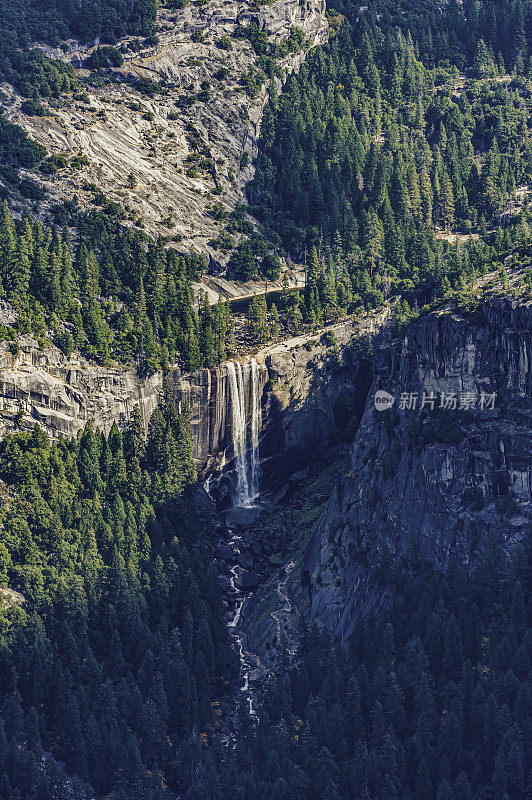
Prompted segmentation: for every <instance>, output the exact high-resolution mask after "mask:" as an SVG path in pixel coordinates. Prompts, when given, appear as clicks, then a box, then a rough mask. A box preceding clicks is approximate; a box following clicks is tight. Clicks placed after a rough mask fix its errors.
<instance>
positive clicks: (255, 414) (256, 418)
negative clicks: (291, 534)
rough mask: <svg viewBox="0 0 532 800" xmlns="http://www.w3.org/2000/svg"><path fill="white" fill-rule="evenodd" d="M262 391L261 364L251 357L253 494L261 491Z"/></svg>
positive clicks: (253, 496)
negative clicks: (260, 437)
mask: <svg viewBox="0 0 532 800" xmlns="http://www.w3.org/2000/svg"><path fill="white" fill-rule="evenodd" d="M260 399H261V392H260V381H259V366H258V364H257V360H256V359H255V358H252V359H251V496H252V498H255V497H256V496H257V495H258V493H259V478H260V457H259V433H260V428H261V425H262V408H261V404H260Z"/></svg>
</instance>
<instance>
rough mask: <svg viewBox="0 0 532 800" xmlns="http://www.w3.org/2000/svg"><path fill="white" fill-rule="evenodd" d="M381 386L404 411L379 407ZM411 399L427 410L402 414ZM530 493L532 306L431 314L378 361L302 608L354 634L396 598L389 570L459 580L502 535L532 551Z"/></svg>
mask: <svg viewBox="0 0 532 800" xmlns="http://www.w3.org/2000/svg"><path fill="white" fill-rule="evenodd" d="M379 389H382V390H385V391H387V392H389V393H390V394H392V395H393V396H394V398H395V404H394V406H393V408H391V409H388V410H386V411H377V410H376V409H375V404H374V396H375V392H376V391H378V390H379ZM401 393H407V396H408V397H410V393H412V395H413V396H414V395H417V398H418V402H417V409H416V410H414V409H408V408H406V407H405V408H401V405H408V403H406V404H405V402H404V399H403V403H401V400H400V397H401ZM423 393H425V396H426V400H425V405H426V407H425V408H424V409H423V410H422V411H421V410H420V405H421V404H422V403H423ZM482 393H485V394H486V395H488V394H492V393H495V394H496V398H495V408H494V409H493V410H492V409H491V408H484V409H483V410H482V409H481V408H480V405H481V399H480V398H481V394H482ZM433 395H434V396H435V397H436V398H437V399H436V402H435V408H434V410H432V408H431V407H430V406H431V401H430V400H427V398H431V397H432V396H433ZM442 395H443V396H444V397H445V398H447V400H448V401H449V398H451V400H450V407H449V408H448V409H441V410H440V409H439V408H438V406H439V405H440V403H441V400H440V398H441V396H442ZM453 395H454V397H456V398H457V408H456V409H454V408H453V401H452V397H453ZM472 397H474V398H476V399H475V403H474V407H472V408H469V409H467V408H462V409H460V405H461V404H462V405H464V406H468V405H471V404H472V401H471V398H472ZM468 398H469V400H468ZM408 402H410V401H408ZM485 405H488V401H487V400H485ZM531 491H532V303H531V302H528V303H519V302H517V301H509V300H506V299H490V300H487V301H483V302H481V304H480V307H479V310H478V311H477V312H475V313H474V314H460V313H458V312H454V313H451V312H447V313H443V312H439V313H433V314H430V315H429V316H427V317H425V318H424V319H421V321H419V322H418V323H416V324H414V325H412V326H411V327H410V328H409V329H408V331H407V333H406V336H405V337H404V339H402V341H400V342H399V343H396V344H394V345H390V346H387V347H386V348H383V349H382V351H381V352H380V353H379V356H378V358H377V363H376V378H375V381H374V384H373V386H372V389H371V391H370V393H369V395H368V401H367V405H366V410H365V413H364V416H363V419H362V422H361V425H360V428H359V430H358V433H357V437H356V441H355V443H354V446H353V449H352V456H351V464H350V469H349V471H348V473H347V475H346V476H345V478H344V479H343V480H342V481H341V483H340V484H339V485H338V486H337V488H336V490H335V491H334V493H333V495H332V496H331V498H330V500H329V503H328V505H327V507H326V510H325V511H324V513H323V514H322V516H321V518H320V519H319V521H318V523H317V525H316V528H315V530H314V531H313V533H312V536H311V538H310V540H309V542H308V545H307V548H306V551H305V554H304V558H303V563H302V568H301V570H300V571H299V573H298V574H297V575H296V576H295V577H294V579H293V581H292V591H293V594H294V597H295V598H297V599H298V601H299V603H300V608H301V609H302V610H304V612H305V613H306V614H307V615H308V617H309V618H310V619H312V620H315V621H317V622H318V623H319V624H323V625H326V626H328V627H329V628H331V629H332V630H333V631H335V632H336V633H338V634H340V635H343V636H347V635H349V633H350V632H351V630H352V623H353V618H354V615H355V612H357V611H360V610H363V611H369V610H371V608H373V607H375V606H377V605H379V604H381V603H383V602H385V601H386V596H387V594H388V592H389V591H390V589H389V582H388V579H389V576H390V570H391V569H394V568H400V569H409V568H410V567H412V566H413V565H414V564H415V563H416V562H417V563H419V562H420V561H423V560H428V561H430V562H432V563H433V564H435V565H436V567H437V568H439V569H447V568H448V567H449V564H450V562H451V559H453V558H454V559H458V561H460V562H462V563H463V564H465V565H467V566H468V568H470V569H471V570H474V569H475V568H476V567H477V566H478V564H479V563H480V561H481V560H482V556H483V554H484V552H485V550H486V548H487V547H489V546H490V541H491V540H492V539H493V537H496V538H498V539H499V538H500V540H502V544H503V547H504V548H505V549H506V550H508V551H510V550H511V549H512V548H513V547H515V545H516V544H517V543H518V542H520V541H523V540H524V538H525V537H526V536H527V535H528V536H529V535H530V533H531V531H532V527H531V523H532V507H531Z"/></svg>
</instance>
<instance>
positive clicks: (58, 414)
mask: <svg viewBox="0 0 532 800" xmlns="http://www.w3.org/2000/svg"><path fill="white" fill-rule="evenodd" d="M19 346H20V352H19V353H18V355H13V354H12V353H11V352H10V351H9V350H8V349H7V347H6V345H5V343H2V344H0V437H1V436H5V434H6V433H9V431H11V430H13V429H15V428H19V429H21V430H31V429H32V428H33V427H34V426H35V425H36V424H38V425H39V426H40V427H41V428H42V429H43V430H46V431H47V433H48V434H49V435H50V436H51V437H52V438H58V437H59V436H64V437H70V436H75V435H76V433H77V432H78V431H79V430H81V429H82V428H83V427H84V426H85V424H86V422H87V421H88V420H90V419H91V420H93V421H94V423H95V425H97V426H98V427H100V428H101V429H102V430H104V431H106V432H108V431H109V430H110V428H111V426H112V424H113V422H115V421H116V422H117V424H118V425H120V426H121V427H122V426H124V425H125V424H126V423H127V421H128V420H129V418H130V415H131V412H132V410H133V408H134V406H135V405H138V406H139V408H140V411H141V415H142V418H143V420H144V425H145V427H146V426H147V424H148V421H149V418H150V416H151V414H152V413H153V411H154V410H155V408H156V406H157V403H158V401H159V396H160V392H161V390H162V377H161V375H160V374H157V375H153V376H152V377H151V378H147V379H146V380H141V379H139V378H138V377H137V373H136V371H135V370H133V369H120V368H115V369H113V368H108V367H99V366H96V365H94V364H90V363H88V362H87V361H85V360H84V359H82V358H80V357H75V356H73V357H71V358H70V359H68V358H66V357H65V356H64V355H63V354H62V353H61V352H60V351H59V350H58V349H57V348H56V347H52V346H49V347H47V348H46V349H45V350H39V349H38V348H37V346H36V343H35V341H34V340H32V339H31V338H30V337H19Z"/></svg>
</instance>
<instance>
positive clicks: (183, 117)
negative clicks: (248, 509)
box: [2, 0, 328, 262]
mask: <svg viewBox="0 0 532 800" xmlns="http://www.w3.org/2000/svg"><path fill="white" fill-rule="evenodd" d="M250 22H255V23H257V24H258V25H259V27H260V28H262V29H263V30H264V31H266V33H267V34H268V40H269V42H270V43H272V44H273V43H275V42H277V43H279V42H281V41H283V40H286V39H287V38H288V37H289V36H290V30H291V27H295V28H298V29H299V30H300V31H301V32H302V34H303V37H304V47H303V49H302V50H301V51H300V52H298V53H292V54H288V55H287V56H286V57H284V58H282V59H280V60H279V63H278V66H279V68H280V71H281V74H286V73H288V72H289V71H291V70H294V69H297V68H298V67H299V65H300V63H301V62H302V60H303V59H304V57H305V54H306V51H307V50H308V48H309V47H314V46H315V45H318V44H322V43H323V42H325V41H326V40H327V36H328V24H327V19H326V16H325V2H324V0H308V2H305V3H300V2H299V0H275V2H272V3H271V4H267V5H264V6H260V7H259V6H257V7H256V8H251V7H250V5H249V4H248V3H246V2H233V1H232V0H210V2H208V3H207V4H205V5H198V4H195V3H192V4H187V5H186V6H185V8H183V9H181V10H171V9H166V8H162V9H160V11H159V13H158V25H157V28H158V30H157V35H158V38H159V43H158V44H157V46H156V47H152V48H150V49H144V50H143V51H141V52H139V53H131V51H130V52H129V55H128V56H126V61H125V63H124V65H123V66H122V67H120V68H116V69H114V70H113V75H112V78H113V79H112V81H111V82H106V83H105V84H104V85H103V86H101V87H98V86H97V85H95V86H93V87H90V88H87V90H86V92H85V93H84V96H79V97H78V98H76V99H72V98H63V99H60V100H58V101H54V103H53V105H50V107H49V111H50V114H49V116H47V117H43V118H40V117H29V116H27V115H25V114H24V113H22V111H21V104H22V100H23V98H21V97H20V96H19V95H17V93H16V92H15V91H14V90H13V88H12V87H10V86H8V85H7V84H5V85H3V86H2V90H3V95H4V97H5V99H6V109H5V111H6V113H7V115H8V117H9V118H10V119H11V120H13V121H14V122H16V123H17V124H19V125H22V127H24V128H25V130H26V131H28V133H29V134H30V135H31V136H32V137H33V138H34V139H36V140H37V141H39V142H40V143H41V144H43V145H44V146H45V147H46V148H47V150H48V151H49V153H50V154H56V155H62V156H65V157H67V158H71V157H73V156H77V155H79V154H83V155H84V156H85V157H86V159H87V163H86V164H82V165H80V166H79V168H76V169H73V168H68V169H66V170H62V171H61V172H60V173H58V174H57V175H56V176H55V177H54V178H52V177H49V178H46V179H44V178H42V176H41V179H42V180H46V188H47V190H48V197H49V200H48V205H49V206H51V205H53V204H54V203H57V202H61V201H64V200H65V199H71V198H72V197H73V196H74V195H76V197H77V198H78V200H79V202H80V203H81V205H82V206H86V205H87V204H88V203H89V202H90V201H91V197H92V195H91V193H90V192H88V191H87V186H89V185H90V184H93V185H95V186H97V187H98V188H99V189H101V190H102V191H103V192H104V193H105V194H106V196H107V197H109V199H111V200H113V201H115V202H117V203H119V204H120V206H121V207H125V208H126V210H127V212H128V220H129V222H130V223H132V222H133V221H136V222H138V221H139V220H141V221H142V226H143V227H144V228H145V229H146V230H147V231H149V232H150V233H151V234H152V235H154V236H161V235H162V236H167V237H169V238H170V239H172V238H175V239H176V242H179V247H180V248H183V250H184V251H189V250H190V249H191V248H194V249H196V250H197V251H200V252H208V251H209V250H210V251H211V252H212V253H213V254H214V257H215V259H216V260H217V261H222V262H225V260H226V259H227V255H226V254H224V253H223V252H221V251H218V250H216V249H215V248H213V247H211V246H210V245H209V241H210V240H212V239H215V238H216V237H217V236H218V234H219V233H220V232H221V230H222V229H223V227H224V222H223V220H222V219H221V215H220V214H218V215H217V219H214V217H213V216H212V215H210V214H209V208H210V207H211V206H212V204H213V203H214V202H217V203H219V204H221V207H222V208H223V210H224V211H225V212H226V213H229V212H230V211H232V210H233V209H234V208H235V205H236V204H237V203H245V197H244V186H245V184H246V182H247V181H249V179H250V178H251V177H252V175H253V167H252V160H253V156H254V155H255V153H256V147H257V139H258V136H259V132H260V124H261V119H262V112H263V109H264V105H265V103H266V102H267V99H268V92H267V90H266V84H263V85H262V86H261V87H260V88H259V89H257V91H256V92H246V91H244V89H243V87H242V78H243V76H244V75H249V74H250V70H253V71H254V72H257V67H256V64H255V61H256V56H255V53H254V51H253V49H252V47H251V45H250V44H249V42H247V41H246V40H244V39H237V38H230V39H229V46H230V48H231V49H226V48H227V46H228V45H227V42H226V43H225V44H224V45H222V47H218V46H217V45H218V43H219V42H220V39H221V38H222V37H226V39H227V37H228V36H229V37H231V34H232V33H233V32H234V31H235V29H236V28H237V27H238V26H245V25H248V24H249V23H250ZM86 54H88V52H87V53H86ZM61 55H62V57H63V58H64V59H65V60H70V61H72V60H73V59H74V60H76V59H78V58H79V54H78V53H76V52H74V51H72V52H68V53H67V54H61ZM75 63H76V65H77V66H79V63H78V61H75ZM138 78H149V79H150V80H151V81H152V82H153V81H155V82H156V84H157V85H158V91H157V92H156V93H151V94H146V93H142V92H140V91H137V89H136V88H135V85H134V84H135V81H136V80H137V79H138ZM152 88H153V83H152ZM277 88H279V83H278V86H277ZM43 102H45V104H46V101H43ZM244 155H245V156H246V158H245V159H244V160H242V157H243V156H244ZM129 175H132V176H133V177H134V183H133V181H129V180H128V176H129ZM126 224H127V223H126Z"/></svg>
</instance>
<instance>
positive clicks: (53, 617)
mask: <svg viewBox="0 0 532 800" xmlns="http://www.w3.org/2000/svg"><path fill="white" fill-rule="evenodd" d="M194 479H195V469H194V465H193V462H192V445H191V439H190V430H189V426H188V421H187V419H186V418H185V417H178V416H176V414H175V412H174V410H173V406H172V404H171V403H166V404H165V405H164V406H163V407H162V409H161V410H158V411H156V412H155V414H154V415H153V417H152V420H151V422H150V428H149V433H148V439H147V442H144V438H143V434H142V427H141V423H140V417H139V415H138V413H137V415H136V417H134V421H133V424H132V425H131V427H130V428H129V429H128V430H127V431H126V432H125V434H121V433H120V432H119V431H118V430H117V428H116V427H113V429H112V431H111V433H110V435H109V437H108V439H106V438H105V437H104V436H102V435H101V434H100V432H99V431H95V430H93V429H92V427H91V426H90V425H88V426H87V428H86V429H85V431H84V432H83V433H82V434H81V435H80V436H79V437H78V439H77V440H73V441H70V442H67V441H63V442H60V443H59V444H50V442H49V441H48V438H47V437H46V435H45V434H43V433H41V432H39V430H38V429H36V430H35V431H34V432H33V433H32V434H15V435H11V436H7V437H6V438H5V439H4V440H3V441H2V442H1V443H0V493H1V496H2V509H1V511H0V532H1V541H2V544H1V546H0V561H1V564H0V580H1V582H2V585H3V586H6V587H16V589H17V592H18V593H19V594H18V595H13V594H10V593H9V592H4V591H3V592H2V598H1V604H2V612H1V620H2V622H1V634H0V637H1V645H0V686H1V694H2V704H1V713H0V716H1V721H0V773H1V778H0V794H1V796H2V800H15V799H16V798H20V797H24V798H29V797H34V796H37V797H39V798H46V797H51V796H52V797H56V796H58V795H57V794H55V792H59V793H60V794H59V796H61V797H64V796H65V794H63V793H62V792H66V791H67V788H65V786H64V785H63V784H64V780H65V773H66V774H67V775H69V776H71V777H72V778H76V779H77V784H76V785H77V788H76V789H75V790H74V791H75V797H76V798H82V797H85V796H92V792H96V793H97V794H98V795H103V794H108V793H109V792H111V791H112V792H113V797H119V798H122V799H123V800H125V798H131V797H133V796H135V797H139V798H144V797H146V798H147V797H155V796H157V797H158V796H159V792H160V791H162V787H163V786H164V785H165V784H166V783H168V782H169V783H170V784H172V785H174V786H175V785H176V783H177V784H179V783H180V782H182V781H183V775H184V771H185V772H186V767H185V764H186V763H187V758H188V756H187V753H188V750H189V749H190V748H192V749H194V748H195V746H196V745H195V744H194V743H193V742H192V741H191V737H192V736H193V735H194V736H195V737H198V736H199V735H200V734H201V735H204V736H207V734H209V736H210V732H212V731H213V730H214V724H215V723H216V721H217V719H218V716H219V715H218V714H217V709H218V708H219V701H220V699H221V698H222V696H223V694H224V692H226V687H227V685H228V681H230V680H232V678H233V677H234V674H235V667H236V663H235V656H234V653H233V650H232V647H231V646H230V644H229V638H228V634H227V630H226V627H225V622H224V616H223V608H222V605H221V599H220V596H219V591H218V584H217V580H216V573H215V571H214V567H213V563H212V560H211V559H212V555H211V545H210V539H209V537H208V535H207V534H206V531H205V527H204V522H202V521H201V520H200V518H199V517H198V514H197V512H196V510H195V508H194V500H193V494H192V493H191V485H192V483H193V481H194ZM189 740H190V741H189ZM50 752H51V754H52V756H53V758H52V759H48V760H45V762H43V753H50ZM43 763H46V766H45V768H44V769H43V767H42V765H43ZM60 763H61V764H62V765H63V767H64V771H63V769H62V768H61V767H60V766H59V764H60ZM89 784H90V786H91V787H92V789H90V788H89ZM62 785H63V789H61V788H60V787H61V786H62ZM67 785H68V784H67ZM83 786H86V789H84V788H83ZM54 787H55V788H54ZM86 792H87V793H88V794H87V795H86Z"/></svg>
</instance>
